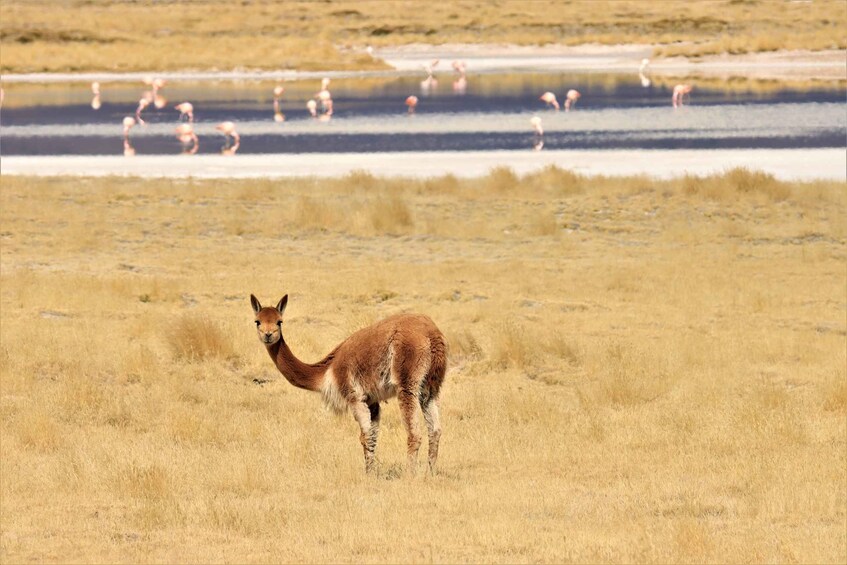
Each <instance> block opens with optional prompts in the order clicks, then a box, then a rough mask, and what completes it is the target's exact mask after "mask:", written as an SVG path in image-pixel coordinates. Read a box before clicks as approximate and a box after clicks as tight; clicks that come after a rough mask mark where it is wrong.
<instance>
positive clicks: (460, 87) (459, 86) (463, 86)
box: [453, 75, 468, 94]
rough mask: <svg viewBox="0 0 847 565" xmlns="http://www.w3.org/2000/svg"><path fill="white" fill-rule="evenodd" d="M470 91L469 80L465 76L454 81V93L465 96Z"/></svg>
mask: <svg viewBox="0 0 847 565" xmlns="http://www.w3.org/2000/svg"><path fill="white" fill-rule="evenodd" d="M467 90H468V79H466V78H465V75H462V76H460V77H459V78H457V79H456V80H454V81H453V92H455V93H456V94H464V93H465V92H467Z"/></svg>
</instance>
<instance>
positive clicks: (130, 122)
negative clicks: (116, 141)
mask: <svg viewBox="0 0 847 565" xmlns="http://www.w3.org/2000/svg"><path fill="white" fill-rule="evenodd" d="M133 126H135V118H133V117H132V116H127V117H125V118H124V141H128V140H129V130H131V129H132V128H133Z"/></svg>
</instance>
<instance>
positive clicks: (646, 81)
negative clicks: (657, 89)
mask: <svg viewBox="0 0 847 565" xmlns="http://www.w3.org/2000/svg"><path fill="white" fill-rule="evenodd" d="M649 67H650V59H641V66H640V67H638V78H639V79H641V86H643V87H644V88H648V87H649V86H650V77H648V76H647V72H648V71H649Z"/></svg>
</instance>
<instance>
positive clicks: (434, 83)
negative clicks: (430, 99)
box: [421, 76, 438, 94]
mask: <svg viewBox="0 0 847 565" xmlns="http://www.w3.org/2000/svg"><path fill="white" fill-rule="evenodd" d="M433 88H438V79H436V78H435V77H433V76H429V77H426V78H425V79H423V80H422V81H421V94H429V91H430V90H432V89H433Z"/></svg>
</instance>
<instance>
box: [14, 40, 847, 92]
mask: <svg viewBox="0 0 847 565" xmlns="http://www.w3.org/2000/svg"><path fill="white" fill-rule="evenodd" d="M653 48H654V46H652V45H580V46H573V47H568V46H519V45H468V44H444V45H421V44H415V45H403V46H398V47H392V48H383V49H375V50H374V53H373V54H374V56H375V57H378V58H380V59H383V60H384V61H385V62H386V63H388V64H389V65H391V66H392V67H393V70H384V71H295V70H278V71H259V70H255V71H251V70H239V71H181V72H165V73H157V74H156V76H159V77H161V78H164V79H166V80H298V79H313V78H318V77H324V76H327V77H331V78H345V77H379V76H396V75H397V74H420V73H421V72H422V71H421V66H422V65H423V64H424V63H428V62H430V61H432V60H433V59H439V60H440V61H441V65H440V67H437V68H436V71H437V72H441V73H451V72H452V69H451V68H450V61H452V60H456V59H461V60H463V61H465V63H466V64H467V69H468V73H469V74H477V73H492V72H527V71H533V70H535V71H579V72H637V70H638V67H639V65H640V63H641V60H642V59H643V58H649V57H651V53H652V51H653ZM650 73H651V74H653V75H657V76H658V75H662V76H709V77H732V76H737V77H746V78H760V79H783V80H787V79H814V80H847V51H839V50H830V51H776V52H767V53H754V54H745V55H719V56H707V57H699V58H696V59H689V58H685V57H671V58H653V59H652V60H651V65H650ZM150 74H151V73H149V72H135V73H105V72H90V73H31V74H5V75H2V76H0V81H2V82H7V83H16V82H17V83H26V82H35V83H43V82H68V81H80V82H87V81H94V80H97V81H101V82H137V81H140V80H142V79H143V78H145V77H149V76H150Z"/></svg>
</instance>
